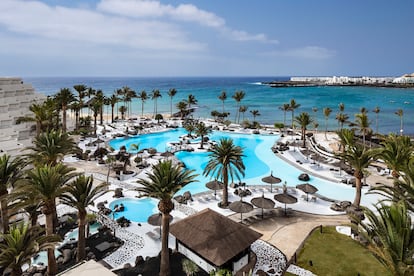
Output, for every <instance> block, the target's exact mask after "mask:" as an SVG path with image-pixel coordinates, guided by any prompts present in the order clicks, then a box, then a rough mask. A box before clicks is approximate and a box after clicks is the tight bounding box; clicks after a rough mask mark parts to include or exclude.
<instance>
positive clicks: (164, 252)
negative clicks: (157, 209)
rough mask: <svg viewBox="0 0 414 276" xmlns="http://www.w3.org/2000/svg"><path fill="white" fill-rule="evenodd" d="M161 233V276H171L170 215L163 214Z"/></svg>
mask: <svg viewBox="0 0 414 276" xmlns="http://www.w3.org/2000/svg"><path fill="white" fill-rule="evenodd" d="M161 225H162V233H161V262H160V276H168V275H170V252H169V249H168V234H169V232H170V214H168V213H162V224H161Z"/></svg>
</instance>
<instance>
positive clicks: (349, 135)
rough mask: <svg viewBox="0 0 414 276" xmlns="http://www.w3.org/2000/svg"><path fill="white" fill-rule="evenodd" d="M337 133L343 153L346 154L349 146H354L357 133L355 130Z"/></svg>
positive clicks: (346, 129) (344, 130) (342, 130)
mask: <svg viewBox="0 0 414 276" xmlns="http://www.w3.org/2000/svg"><path fill="white" fill-rule="evenodd" d="M336 133H337V134H338V137H339V143H340V145H341V148H342V152H344V151H345V150H346V148H347V147H348V146H353V145H354V144H355V133H354V131H353V130H350V129H348V128H343V129H341V130H339V131H337V132H336Z"/></svg>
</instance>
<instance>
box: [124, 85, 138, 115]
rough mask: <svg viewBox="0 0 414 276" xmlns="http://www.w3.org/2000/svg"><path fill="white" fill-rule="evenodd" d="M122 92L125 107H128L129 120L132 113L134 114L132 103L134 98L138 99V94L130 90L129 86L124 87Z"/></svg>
mask: <svg viewBox="0 0 414 276" xmlns="http://www.w3.org/2000/svg"><path fill="white" fill-rule="evenodd" d="M122 90H123V91H124V92H123V94H124V103H125V105H127V107H128V118H129V117H131V112H132V106H131V102H132V99H133V98H136V97H137V93H136V92H135V91H134V90H132V89H131V88H129V87H128V86H124V87H122Z"/></svg>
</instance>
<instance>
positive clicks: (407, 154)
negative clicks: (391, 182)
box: [375, 133, 414, 179]
mask: <svg viewBox="0 0 414 276" xmlns="http://www.w3.org/2000/svg"><path fill="white" fill-rule="evenodd" d="M381 145H382V146H383V147H381V148H378V149H376V150H375V151H376V152H377V153H378V157H379V158H381V159H382V160H384V162H385V163H386V164H387V166H388V167H389V168H391V170H392V176H393V177H394V178H395V179H398V178H399V177H400V175H401V172H402V171H403V170H404V169H405V168H407V166H408V164H409V161H410V159H411V158H412V157H413V150H414V146H413V144H412V143H411V141H410V137H408V136H397V135H395V134H392V133H391V134H389V135H388V136H386V137H385V139H384V140H383V141H382V142H381Z"/></svg>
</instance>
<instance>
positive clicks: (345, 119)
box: [336, 112, 349, 129]
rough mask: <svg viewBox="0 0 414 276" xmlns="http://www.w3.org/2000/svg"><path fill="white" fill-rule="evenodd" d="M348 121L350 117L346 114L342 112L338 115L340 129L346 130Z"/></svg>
mask: <svg viewBox="0 0 414 276" xmlns="http://www.w3.org/2000/svg"><path fill="white" fill-rule="evenodd" d="M348 119H349V116H348V115H347V114H345V113H342V112H340V113H338V114H336V120H337V121H338V124H339V129H343V128H344V124H345V123H346V122H348Z"/></svg>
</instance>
